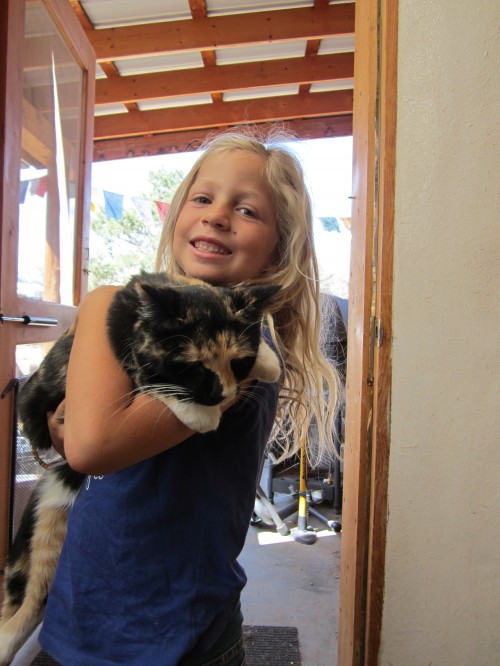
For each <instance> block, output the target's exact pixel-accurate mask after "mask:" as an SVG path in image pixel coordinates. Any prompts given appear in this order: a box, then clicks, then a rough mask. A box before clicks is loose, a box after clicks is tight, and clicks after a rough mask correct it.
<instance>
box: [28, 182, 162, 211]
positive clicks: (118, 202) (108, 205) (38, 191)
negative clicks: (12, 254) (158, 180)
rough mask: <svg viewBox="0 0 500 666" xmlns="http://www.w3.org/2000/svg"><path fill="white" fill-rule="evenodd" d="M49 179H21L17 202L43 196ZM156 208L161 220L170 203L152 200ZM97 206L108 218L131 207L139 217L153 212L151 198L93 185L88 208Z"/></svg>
mask: <svg viewBox="0 0 500 666" xmlns="http://www.w3.org/2000/svg"><path fill="white" fill-rule="evenodd" d="M48 184H49V179H48V177H47V176H42V177H41V178H32V179H30V180H22V181H21V182H20V189H19V203H20V204H23V203H25V201H26V195H27V194H28V192H29V194H30V195H31V196H38V197H42V198H43V197H44V196H45V195H46V193H47V190H48ZM153 203H154V204H155V206H156V210H157V212H158V215H159V217H160V220H161V221H162V222H163V221H164V220H165V217H166V215H167V213H168V209H169V207H170V204H169V203H167V202H166V201H156V200H153ZM97 206H101V207H103V208H104V214H105V215H106V217H108V218H112V219H115V220H118V221H119V220H122V219H123V211H124V210H129V209H130V208H133V209H134V210H135V211H136V212H137V214H138V215H139V216H140V218H141V219H143V220H145V221H148V222H149V221H151V220H152V218H153V213H152V210H151V200H150V199H146V198H144V197H132V196H129V195H125V194H118V193H117V192H108V191H107V190H100V189H98V188H95V187H93V188H92V193H91V202H90V210H91V211H92V212H95V210H96V209H97Z"/></svg>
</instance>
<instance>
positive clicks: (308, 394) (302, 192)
mask: <svg viewBox="0 0 500 666" xmlns="http://www.w3.org/2000/svg"><path fill="white" fill-rule="evenodd" d="M277 139H279V142H278V140H277ZM283 140H284V137H283V135H282V134H281V135H279V137H277V136H276V135H275V134H271V133H267V134H266V136H265V138H264V137H259V136H258V135H257V134H256V132H255V131H254V130H252V131H250V130H246V131H238V132H226V133H222V134H218V135H217V136H215V137H214V138H212V139H210V140H209V141H208V142H207V143H206V145H205V146H204V148H205V150H204V152H203V154H202V155H201V156H200V157H199V158H198V160H197V161H196V163H195V164H194V166H193V167H192V169H191V171H190V172H189V174H188V175H187V176H186V178H185V179H184V181H183V182H182V183H181V185H180V186H179V188H178V190H177V192H176V194H175V196H174V198H173V200H172V203H171V205H170V208H169V211H168V214H167V216H166V218H165V221H164V226H163V231H162V235H161V239H160V245H159V248H158V255H157V262H156V270H163V271H166V272H167V273H168V274H170V275H173V274H176V273H177V274H178V273H182V272H183V271H182V269H181V267H180V266H179V265H178V264H177V263H176V261H175V258H174V256H173V252H172V242H173V235H174V228H175V224H176V220H177V217H178V214H179V211H180V210H181V208H182V206H183V205H184V203H185V201H186V198H187V195H188V192H189V190H190V188H191V186H192V185H193V183H194V181H195V179H196V177H197V175H198V172H199V170H200V168H201V167H202V166H203V164H204V163H205V162H206V161H207V160H208V159H210V158H211V157H212V156H214V155H216V154H220V153H222V152H227V151H233V150H242V151H246V152H249V153H251V154H253V155H256V156H258V157H259V158H260V159H261V160H262V163H263V164H264V177H265V178H266V180H267V182H268V185H269V187H270V189H271V192H272V194H273V196H274V200H275V214H276V222H277V226H278V243H277V248H276V252H275V255H276V259H275V262H274V264H273V266H272V269H271V270H268V271H266V272H264V273H263V274H262V275H259V276H258V277H256V278H255V279H253V280H252V283H256V284H280V285H281V290H280V292H279V293H278V294H277V297H276V299H275V301H274V303H273V306H272V308H271V311H270V315H269V316H268V325H269V329H270V332H271V335H272V338H273V341H274V343H275V345H276V349H277V350H279V353H280V355H281V357H282V362H283V366H284V374H283V378H282V382H281V387H280V397H279V403H278V411H277V417H276V425H275V430H274V433H273V436H272V441H273V446H274V447H278V448H279V449H280V452H279V459H280V460H282V459H284V458H286V457H288V456H290V455H292V454H294V453H296V452H297V451H298V450H299V448H300V445H301V442H302V441H306V442H307V454H308V459H309V462H310V463H311V464H312V465H314V464H316V463H319V462H320V460H321V459H322V457H323V455H324V453H325V451H327V452H328V453H330V454H331V453H334V449H333V446H332V440H333V429H334V423H335V414H336V408H337V404H338V396H339V386H340V384H339V381H338V375H337V372H336V370H335V367H334V366H333V365H332V363H331V362H330V361H329V360H328V359H327V358H326V356H325V355H324V354H323V353H322V351H321V345H320V283H319V275H318V265H317V260H316V255H315V251H314V243H313V229H312V210H311V201H310V198H309V194H308V191H307V188H306V185H305V180H304V174H303V171H302V167H301V165H300V163H299V161H298V159H297V158H296V157H295V155H293V154H292V153H291V152H290V151H289V150H288V149H287V148H285V147H284V146H283V145H282V142H283ZM286 140H290V137H288V138H287V139H286ZM202 148H203V147H202ZM314 422H315V423H316V424H317V429H318V442H316V443H314V445H312V444H309V432H310V426H311V424H312V423H314Z"/></svg>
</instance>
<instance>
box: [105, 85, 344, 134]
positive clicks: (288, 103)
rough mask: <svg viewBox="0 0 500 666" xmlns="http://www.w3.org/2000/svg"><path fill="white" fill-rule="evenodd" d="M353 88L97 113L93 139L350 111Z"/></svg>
mask: <svg viewBox="0 0 500 666" xmlns="http://www.w3.org/2000/svg"><path fill="white" fill-rule="evenodd" d="M352 103H353V92H352V90H338V91H335V92H326V93H308V94H305V95H286V96H282V97H265V98H258V99H253V100H245V101H239V102H217V103H214V104H204V105H201V106H200V105H194V106H184V107H182V108H173V109H158V110H155V111H131V112H129V113H126V114H123V113H118V114H113V115H109V116H100V117H97V118H96V119H95V123H94V140H96V141H98V140H99V139H111V138H113V137H125V136H134V135H137V134H150V133H155V132H165V131H166V130H165V128H168V131H185V130H188V129H201V128H208V127H217V126H228V125H238V124H246V123H262V122H267V121H272V120H276V118H280V119H282V120H285V119H293V118H307V117H310V116H334V115H343V114H349V113H352Z"/></svg>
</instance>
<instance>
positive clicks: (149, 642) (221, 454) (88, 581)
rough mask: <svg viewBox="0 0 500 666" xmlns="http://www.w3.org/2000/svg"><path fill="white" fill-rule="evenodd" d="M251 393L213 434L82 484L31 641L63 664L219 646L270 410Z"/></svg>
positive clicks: (125, 663) (175, 654)
mask: <svg viewBox="0 0 500 666" xmlns="http://www.w3.org/2000/svg"><path fill="white" fill-rule="evenodd" d="M277 396H278V386H277V385H276V384H272V385H270V384H263V383H256V384H255V385H254V386H253V387H252V389H251V392H250V395H249V396H247V397H246V398H244V399H242V400H241V401H240V402H238V403H237V404H236V405H234V406H233V407H231V408H230V409H229V410H227V411H226V412H225V414H224V415H223V417H222V421H221V424H220V426H219V428H218V430H217V431H216V432H210V433H205V434H196V435H193V436H192V437H190V438H189V439H187V440H186V441H184V442H183V443H181V444H179V445H178V446H175V447H173V448H172V449H169V450H168V451H165V452H164V453H161V454H160V455H158V456H155V457H154V458H150V459H148V460H145V461H144V462H141V463H138V464H136V465H133V466H131V467H129V468H127V469H124V470H122V471H120V472H116V473H113V474H109V475H106V476H103V477H87V478H86V479H85V481H84V484H83V486H82V490H81V492H80V494H79V496H78V498H77V500H76V502H75V504H74V506H73V509H72V511H71V513H70V518H69V522H68V534H67V537H66V541H65V543H64V546H63V550H62V553H61V557H60V560H59V565H58V568H57V572H56V576H55V580H54V583H53V585H52V588H51V591H50V595H49V599H48V603H47V609H46V613H45V619H44V623H43V628H42V632H41V634H40V643H41V645H42V647H43V648H44V649H45V650H46V651H47V652H48V653H49V654H50V655H51V656H52V657H53V658H54V659H56V660H57V661H59V662H60V663H61V664H63V665H64V666H111V665H113V666H118V665H119V666H144V664H154V666H175V664H178V663H179V661H180V660H181V658H182V657H183V656H184V655H186V654H187V653H190V652H191V651H194V653H196V654H198V653H200V654H203V653H204V652H206V651H207V650H208V649H209V648H210V647H211V645H212V644H213V643H214V642H215V641H216V640H217V638H219V636H220V635H221V633H222V632H223V630H224V628H225V626H226V624H227V622H228V620H229V619H230V617H231V616H232V614H233V613H234V611H235V609H236V608H237V606H238V602H239V597H240V592H241V590H242V588H243V586H244V585H245V583H246V576H245V572H244V571H243V569H242V567H241V566H240V564H239V563H238V562H237V560H236V558H237V557H238V555H239V553H240V551H241V549H242V548H243V545H244V542H245V537H246V533H247V530H248V525H249V522H250V518H251V514H252V511H253V507H254V501H255V491H256V484H257V480H258V474H259V469H260V465H261V460H262V456H263V450H264V447H265V445H266V443H267V440H268V438H269V434H270V431H271V427H272V424H273V419H274V414H275V410H276V402H277Z"/></svg>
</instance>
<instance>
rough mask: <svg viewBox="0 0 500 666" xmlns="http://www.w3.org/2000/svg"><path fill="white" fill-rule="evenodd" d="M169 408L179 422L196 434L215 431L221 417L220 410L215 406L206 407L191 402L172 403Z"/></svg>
mask: <svg viewBox="0 0 500 666" xmlns="http://www.w3.org/2000/svg"><path fill="white" fill-rule="evenodd" d="M169 407H170V409H171V410H172V412H173V413H174V414H175V415H176V416H177V418H178V419H179V421H182V423H184V425H187V427H188V428H191V430H195V431H196V432H209V431H210V430H217V428H218V426H219V423H220V419H221V416H222V411H221V408H220V407H219V406H217V405H215V406H214V407H207V406H206V405H197V404H195V403H192V402H191V403H187V402H172V403H170V404H169Z"/></svg>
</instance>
